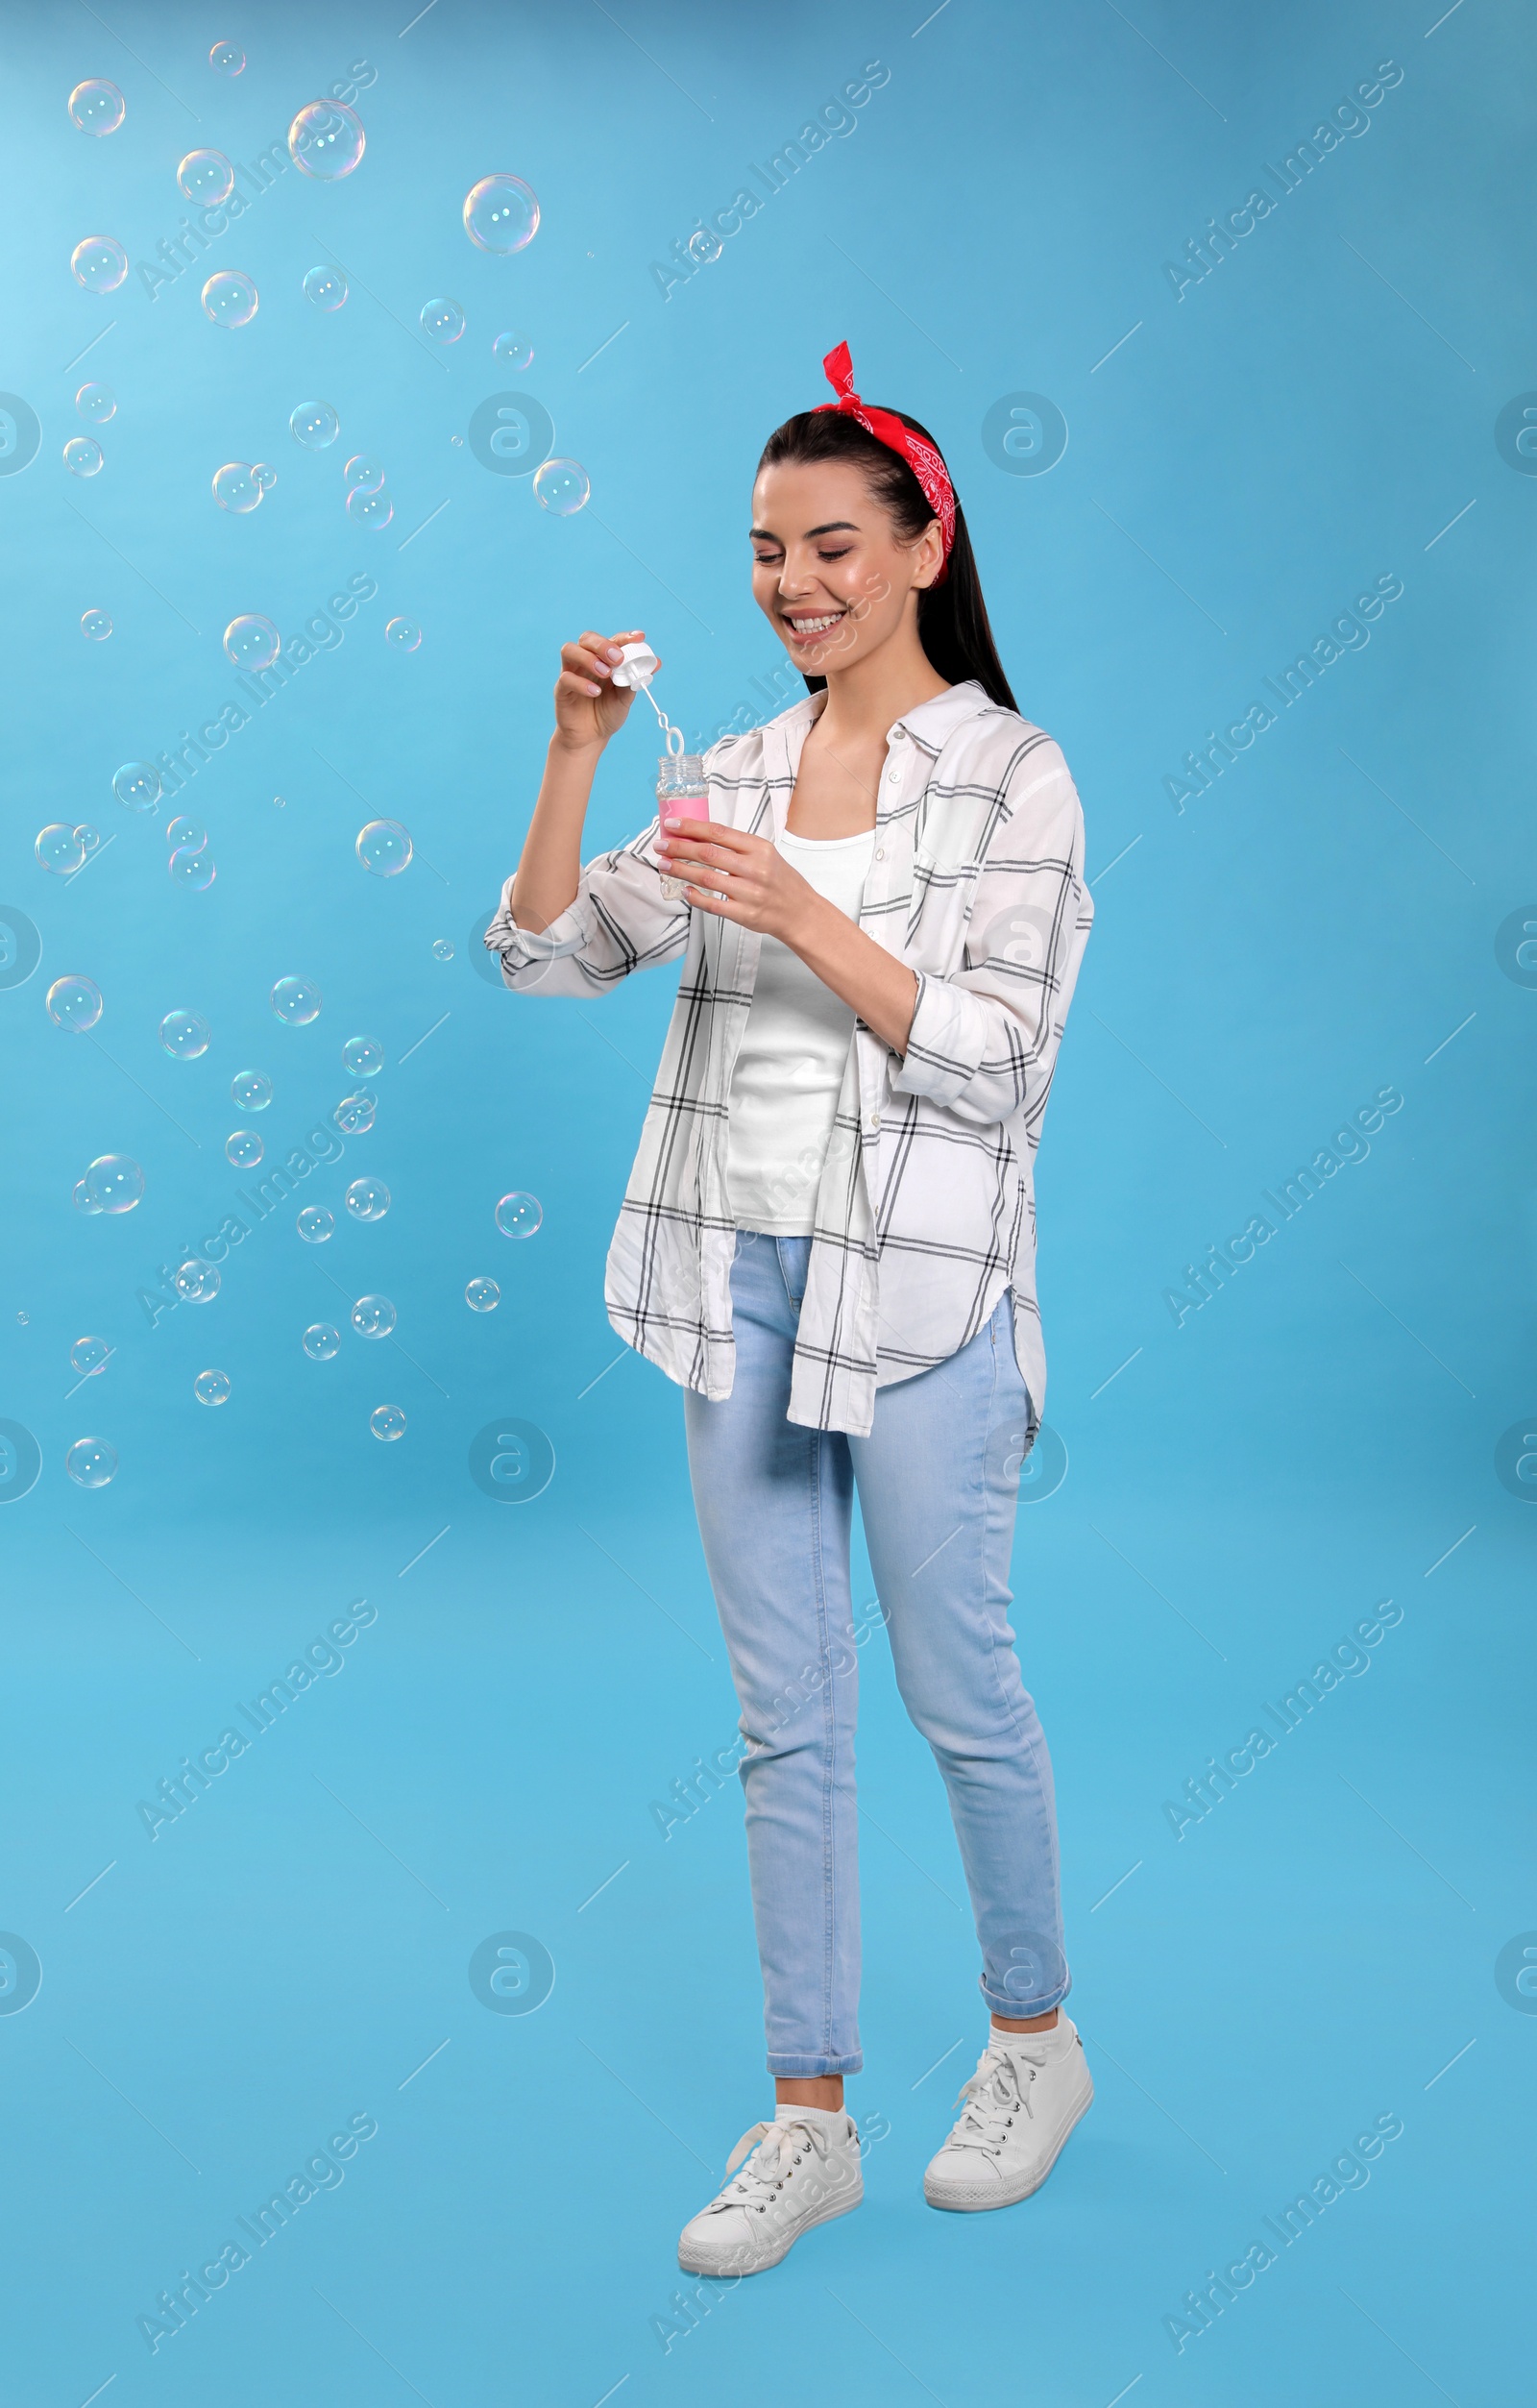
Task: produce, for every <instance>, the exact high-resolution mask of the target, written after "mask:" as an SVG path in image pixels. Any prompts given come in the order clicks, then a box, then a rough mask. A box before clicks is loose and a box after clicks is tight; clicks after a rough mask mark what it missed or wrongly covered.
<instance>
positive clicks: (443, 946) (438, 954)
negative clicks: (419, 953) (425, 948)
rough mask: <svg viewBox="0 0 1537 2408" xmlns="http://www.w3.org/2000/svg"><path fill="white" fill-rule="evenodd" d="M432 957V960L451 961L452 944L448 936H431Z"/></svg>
mask: <svg viewBox="0 0 1537 2408" xmlns="http://www.w3.org/2000/svg"><path fill="white" fill-rule="evenodd" d="M432 958H433V960H434V961H439V962H451V961H452V959H453V945H452V942H451V939H450V938H448V937H434V938H433V940H432Z"/></svg>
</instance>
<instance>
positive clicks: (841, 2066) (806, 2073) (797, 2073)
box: [768, 2049, 865, 2082]
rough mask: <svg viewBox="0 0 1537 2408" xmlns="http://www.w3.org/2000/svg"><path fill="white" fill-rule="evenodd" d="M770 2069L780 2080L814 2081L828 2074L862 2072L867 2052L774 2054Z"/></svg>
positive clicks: (771, 2058)
mask: <svg viewBox="0 0 1537 2408" xmlns="http://www.w3.org/2000/svg"><path fill="white" fill-rule="evenodd" d="M768 2071H769V2073H770V2074H772V2075H773V2076H774V2077H775V2079H776V2080H778V2081H792V2082H814V2081H816V2080H817V2079H818V2077H819V2076H823V2075H827V2074H862V2073H863V2072H864V2071H865V2052H864V2051H863V2050H862V2049H860V2050H856V2051H855V2052H854V2054H853V2055H852V2056H850V2057H834V2056H819V2057H811V2056H797V2057H786V2056H774V2055H772V2054H770V2056H769V2059H768Z"/></svg>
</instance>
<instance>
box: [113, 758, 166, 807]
mask: <svg viewBox="0 0 1537 2408" xmlns="http://www.w3.org/2000/svg"><path fill="white" fill-rule="evenodd" d="M112 792H113V794H114V795H115V796H116V797H117V799H118V801H119V802H120V803H122V804H123V806H124V808H125V809H126V810H129V811H153V810H154V808H155V806H156V804H157V803H158V802H159V799H160V774H159V770H157V769H153V768H152V767H151V766H150V763H149V762H148V761H125V762H124V763H123V766H122V768H121V769H120V770H119V771H118V772H117V774H116V775H115V777H114V778H113V779H112Z"/></svg>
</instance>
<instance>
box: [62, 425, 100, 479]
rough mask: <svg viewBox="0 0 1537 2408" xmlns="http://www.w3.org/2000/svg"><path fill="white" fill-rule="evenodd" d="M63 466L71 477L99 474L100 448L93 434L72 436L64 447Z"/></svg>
mask: <svg viewBox="0 0 1537 2408" xmlns="http://www.w3.org/2000/svg"><path fill="white" fill-rule="evenodd" d="M64 466H65V467H66V468H67V469H68V471H69V473H70V475H71V477H97V476H99V475H100V474H101V466H102V447H101V445H100V444H99V443H98V442H97V440H96V438H95V436H94V435H93V434H72V435H71V436H70V438H69V441H68V442H67V443H66V444H65V446H64Z"/></svg>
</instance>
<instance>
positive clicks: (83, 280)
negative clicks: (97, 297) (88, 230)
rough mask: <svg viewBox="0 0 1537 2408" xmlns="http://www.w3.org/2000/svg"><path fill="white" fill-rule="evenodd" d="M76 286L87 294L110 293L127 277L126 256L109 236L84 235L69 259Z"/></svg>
mask: <svg viewBox="0 0 1537 2408" xmlns="http://www.w3.org/2000/svg"><path fill="white" fill-rule="evenodd" d="M69 264H70V268H71V270H72V271H73V274H74V279H75V282H76V283H77V284H84V285H85V290H86V291H87V292H88V293H114V292H116V290H117V287H118V285H119V284H120V283H122V281H123V279H124V277H125V276H126V275H127V274H128V253H127V252H126V251H125V250H124V248H123V246H122V244H121V243H120V242H114V241H113V240H112V237H111V235H110V234H87V235H86V236H85V241H84V242H77V243H76V245H75V248H74V250H73V251H72V252H71V253H70V255H69Z"/></svg>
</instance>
